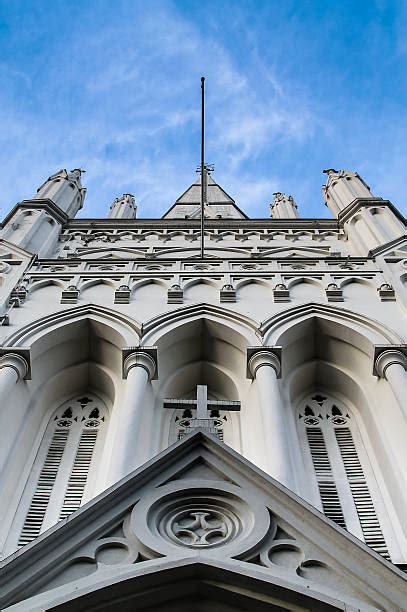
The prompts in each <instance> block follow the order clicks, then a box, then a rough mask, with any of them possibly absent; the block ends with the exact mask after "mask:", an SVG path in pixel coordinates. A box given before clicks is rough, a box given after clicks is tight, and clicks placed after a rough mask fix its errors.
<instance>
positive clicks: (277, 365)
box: [247, 346, 281, 378]
mask: <svg viewBox="0 0 407 612" xmlns="http://www.w3.org/2000/svg"><path fill="white" fill-rule="evenodd" d="M263 366H267V367H271V368H273V370H274V371H275V373H276V377H277V378H281V346H259V347H256V346H251V347H249V348H248V349H247V378H256V373H257V370H258V369H259V368H261V367H263Z"/></svg>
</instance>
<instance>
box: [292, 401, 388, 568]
mask: <svg viewBox="0 0 407 612" xmlns="http://www.w3.org/2000/svg"><path fill="white" fill-rule="evenodd" d="M298 421H299V425H300V429H301V435H302V440H303V443H304V447H305V449H306V455H307V457H308V460H310V461H311V463H312V466H313V468H314V472H315V476H316V482H317V486H318V492H319V496H320V499H321V505H322V510H323V512H324V514H325V515H326V516H327V517H329V518H330V519H332V520H333V521H335V523H337V524H338V525H340V526H341V527H344V528H345V529H347V530H348V531H350V532H352V533H353V534H354V535H356V536H357V537H358V538H359V539H361V540H364V541H365V542H366V544H367V545H368V546H370V547H371V548H373V549H374V550H375V551H376V552H378V553H380V554H381V555H382V556H384V557H386V558H389V552H388V549H387V545H386V542H385V539H384V536H383V532H382V527H381V525H380V522H379V518H378V515H377V511H376V508H375V503H374V501H373V498H372V486H375V485H374V482H373V476H370V473H371V469H370V466H369V465H368V460H367V457H366V456H365V453H364V452H363V448H362V445H361V442H360V434H359V431H358V427H357V424H356V423H355V421H354V418H353V417H352V414H351V413H350V412H349V411H348V410H347V409H346V408H345V407H344V406H342V405H340V403H339V402H337V401H334V400H332V399H330V398H328V397H326V396H325V395H321V394H315V395H313V396H312V397H310V398H308V399H307V400H306V402H304V403H303V404H302V406H301V408H300V411H299V414H298Z"/></svg>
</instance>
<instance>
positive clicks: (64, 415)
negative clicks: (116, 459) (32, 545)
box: [18, 394, 107, 546]
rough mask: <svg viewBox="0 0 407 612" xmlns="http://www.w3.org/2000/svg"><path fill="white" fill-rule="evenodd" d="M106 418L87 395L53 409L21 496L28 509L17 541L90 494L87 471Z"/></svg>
mask: <svg viewBox="0 0 407 612" xmlns="http://www.w3.org/2000/svg"><path fill="white" fill-rule="evenodd" d="M106 418H107V411H106V407H105V405H104V404H103V402H102V401H101V400H100V399H98V398H96V397H95V396H92V395H90V394H87V395H84V396H81V397H78V398H74V399H72V400H69V401H68V402H65V403H64V404H63V405H62V406H60V407H59V408H58V410H57V411H56V412H55V413H54V414H53V416H52V417H51V420H50V422H49V424H48V427H47V429H46V432H45V434H44V437H43V439H42V442H41V445H40V448H39V451H38V454H37V458H36V460H35V463H34V466H33V469H32V471H31V476H30V478H29V481H28V483H27V487H26V491H25V494H24V497H23V503H24V501H26V502H27V505H28V509H27V512H26V515H25V519H24V524H23V527H22V530H21V533H20V537H19V540H18V545H19V546H24V545H25V544H28V542H31V540H33V539H34V538H36V537H37V536H38V535H39V534H40V533H42V532H43V531H45V530H46V529H48V528H49V527H50V526H51V525H54V524H55V523H57V522H58V521H60V520H62V519H64V518H66V517H67V516H69V515H70V514H71V513H72V512H74V511H75V510H77V509H78V508H79V506H80V505H81V504H82V501H83V499H84V497H89V493H90V491H89V489H90V486H91V482H90V480H91V479H90V478H89V474H90V470H91V469H92V468H93V469H94V459H95V455H96V453H97V451H98V449H99V446H100V437H101V433H102V430H103V428H104V426H105V424H106Z"/></svg>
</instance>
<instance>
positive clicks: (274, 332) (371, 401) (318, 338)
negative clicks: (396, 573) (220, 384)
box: [261, 304, 407, 562]
mask: <svg viewBox="0 0 407 612" xmlns="http://www.w3.org/2000/svg"><path fill="white" fill-rule="evenodd" d="M261 330H262V332H263V337H264V343H265V344H267V345H280V346H282V379H281V385H280V387H281V393H282V395H283V397H284V398H285V402H286V405H287V406H289V410H288V412H287V429H288V431H289V436H290V439H291V440H292V445H291V449H292V453H293V454H292V457H293V461H294V462H295V463H296V465H297V466H298V470H297V476H298V481H297V486H298V491H299V493H300V495H302V496H304V497H306V498H307V499H309V501H311V503H313V504H314V505H317V506H318V505H319V507H321V506H320V501H319V499H318V498H317V497H316V494H315V486H314V493H312V491H311V489H312V487H311V486H310V480H309V469H308V468H309V466H307V468H306V469H305V468H304V461H305V456H304V451H303V445H301V440H300V437H299V431H298V427H297V421H296V419H297V418H298V416H297V412H296V411H297V407H298V405H299V404H300V403H301V401H302V400H303V398H305V397H311V396H312V394H314V395H315V394H316V395H321V394H322V395H325V396H326V397H328V398H332V397H334V398H337V399H338V401H340V402H342V404H343V405H344V406H349V407H350V410H351V411H353V414H354V421H355V423H356V424H357V428H358V431H359V432H360V438H361V446H362V447H363V453H366V465H367V466H368V467H367V468H366V469H367V471H368V472H370V473H371V474H372V476H371V488H372V490H374V491H380V494H378V499H379V501H378V502H377V505H378V512H379V515H380V516H379V519H380V521H381V523H382V524H383V532H385V537H386V543H387V545H388V549H389V552H390V555H391V557H392V560H393V561H394V562H400V555H401V557H402V558H403V559H404V560H405V559H406V558H407V540H406V536H407V533H406V530H405V526H404V520H403V512H404V510H403V508H405V504H406V502H407V500H406V492H405V491H406V485H407V483H406V479H405V474H404V469H403V465H404V464H405V461H406V459H407V453H406V450H405V437H406V435H407V430H406V424H405V421H404V419H403V415H402V413H401V410H400V407H399V406H398V404H397V402H396V401H395V398H394V396H393V394H392V391H391V388H390V387H389V385H388V383H387V381H386V380H383V379H377V378H376V377H375V376H373V374H372V371H373V354H374V345H375V344H389V343H390V344H397V343H400V338H399V337H398V335H397V334H396V332H394V331H393V330H390V329H388V328H386V327H385V326H383V325H381V324H380V323H378V322H376V321H372V320H370V319H368V318H367V317H363V316H359V315H357V314H355V313H352V312H350V311H347V310H345V309H340V308H335V307H330V306H325V305H317V304H307V305H304V306H303V307H299V308H296V309H290V310H288V311H286V312H285V313H282V314H279V315H277V316H275V317H273V318H271V319H270V320H268V321H266V322H264V323H263V324H262V327H261ZM301 448H302V450H301ZM321 448H322V447H321ZM321 452H322V451H321ZM307 474H308V476H307ZM314 485H315V483H314ZM390 500H391V501H390Z"/></svg>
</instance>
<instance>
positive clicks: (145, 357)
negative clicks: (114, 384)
mask: <svg viewBox="0 0 407 612" xmlns="http://www.w3.org/2000/svg"><path fill="white" fill-rule="evenodd" d="M122 364H123V365H122V368H123V370H122V375H123V378H127V376H128V373H129V371H130V370H131V368H135V367H139V368H143V369H144V370H146V372H147V374H148V379H149V380H156V379H157V378H158V360H157V347H156V346H129V347H128V348H125V349H122Z"/></svg>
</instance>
